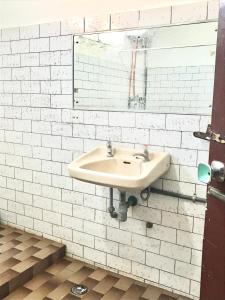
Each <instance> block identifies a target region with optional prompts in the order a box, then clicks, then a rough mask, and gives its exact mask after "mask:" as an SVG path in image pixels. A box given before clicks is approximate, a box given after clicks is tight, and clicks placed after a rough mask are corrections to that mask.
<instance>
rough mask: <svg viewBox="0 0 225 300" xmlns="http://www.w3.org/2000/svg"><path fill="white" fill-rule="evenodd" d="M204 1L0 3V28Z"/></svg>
mask: <svg viewBox="0 0 225 300" xmlns="http://www.w3.org/2000/svg"><path fill="white" fill-rule="evenodd" d="M200 1H203V2H205V1H206V0H110V1H109V0H0V28H6V27H13V26H23V25H30V24H38V23H45V22H53V21H58V20H65V19H69V18H72V17H73V16H82V17H83V16H96V15H101V14H106V13H111V12H118V11H127V10H139V9H148V8H152V7H161V6H168V5H172V4H173V5H177V4H182V3H190V2H200Z"/></svg>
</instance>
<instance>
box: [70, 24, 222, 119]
mask: <svg viewBox="0 0 225 300" xmlns="http://www.w3.org/2000/svg"><path fill="white" fill-rule="evenodd" d="M216 37H217V22H209V23H198V24H189V25H179V26H178V25H176V26H169V27H160V28H151V29H138V30H127V31H121V32H105V33H98V34H83V35H78V36H74V108H76V109H77V108H78V109H79V108H80V109H94V110H139V111H140V110H146V111H150V112H172V113H189V114H192V113H193V114H194V113H196V112H197V113H198V114H209V113H210V112H211V105H212V96H213V81H214V66H215V51H216Z"/></svg>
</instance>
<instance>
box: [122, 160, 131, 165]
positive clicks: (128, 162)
mask: <svg viewBox="0 0 225 300" xmlns="http://www.w3.org/2000/svg"><path fill="white" fill-rule="evenodd" d="M123 163H124V164H126V165H130V164H131V162H130V161H123Z"/></svg>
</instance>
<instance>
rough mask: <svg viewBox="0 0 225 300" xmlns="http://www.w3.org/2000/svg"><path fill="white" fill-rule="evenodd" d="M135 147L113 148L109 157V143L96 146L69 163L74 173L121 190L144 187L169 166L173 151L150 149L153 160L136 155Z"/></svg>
mask: <svg viewBox="0 0 225 300" xmlns="http://www.w3.org/2000/svg"><path fill="white" fill-rule="evenodd" d="M137 152H138V151H137V150H136V149H125V148H114V149H113V157H107V151H106V147H97V148H94V149H93V150H91V151H89V152H88V153H85V154H83V155H82V156H80V157H79V158H77V159H75V160H74V161H73V162H71V163H70V165H69V167H68V169H69V174H70V176H71V177H74V178H76V179H79V180H82V181H86V182H90V183H95V184H99V185H104V186H109V187H115V188H118V189H119V190H121V191H129V190H143V189H145V188H146V187H148V186H149V185H150V184H151V183H153V182H154V181H156V180H157V179H158V178H159V177H160V176H161V175H163V174H164V173H165V172H166V171H167V170H168V169H169V166H170V155H169V154H168V153H165V152H151V153H150V161H144V158H142V157H140V156H135V155H134V154H135V153H137Z"/></svg>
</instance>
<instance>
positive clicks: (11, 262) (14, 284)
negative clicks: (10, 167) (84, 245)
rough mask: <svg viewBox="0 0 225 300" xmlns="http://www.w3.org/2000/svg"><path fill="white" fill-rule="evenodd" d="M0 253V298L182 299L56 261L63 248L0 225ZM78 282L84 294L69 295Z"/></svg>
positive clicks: (73, 263) (71, 262) (100, 271)
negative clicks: (82, 287) (83, 286)
mask: <svg viewBox="0 0 225 300" xmlns="http://www.w3.org/2000/svg"><path fill="white" fill-rule="evenodd" d="M0 251H1V253H2V254H0V299H5V300H22V299H24V300H41V299H43V300H62V299H63V300H79V299H85V300H100V299H101V300H175V299H177V300H178V299H179V300H185V298H183V297H179V296H178V295H175V294H172V293H169V292H166V291H165V290H162V289H159V288H156V287H152V286H148V285H145V284H142V283H139V282H136V281H134V280H133V279H130V278H126V277H123V276H119V275H117V274H114V273H111V272H108V271H106V270H103V269H100V268H95V267H93V266H91V265H88V264H85V263H83V262H80V261H75V260H72V259H70V258H66V257H65V258H59V257H60V256H62V255H63V254H64V251H65V248H64V247H63V246H62V245H60V244H58V243H55V242H51V241H49V240H44V239H41V238H39V237H35V236H32V235H30V234H27V233H24V232H22V231H19V230H15V229H12V228H10V227H6V226H1V225H0ZM80 283H82V284H84V285H85V286H87V287H88V292H87V294H85V295H83V296H79V297H78V296H74V295H72V294H71V288H72V287H73V286H74V284H80ZM9 292H11V293H10V294H9V295H8V293H9ZM4 297H5V298H4ZM186 299H187V298H186ZM187 300H188V299H187Z"/></svg>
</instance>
